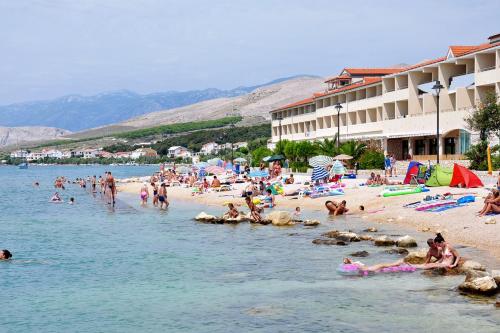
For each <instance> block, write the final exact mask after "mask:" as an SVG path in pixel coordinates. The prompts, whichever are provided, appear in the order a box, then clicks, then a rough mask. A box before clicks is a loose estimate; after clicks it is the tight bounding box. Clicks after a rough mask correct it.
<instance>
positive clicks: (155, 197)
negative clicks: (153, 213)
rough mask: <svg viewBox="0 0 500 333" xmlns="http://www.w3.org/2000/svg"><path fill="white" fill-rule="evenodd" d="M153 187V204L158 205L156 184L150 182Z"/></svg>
mask: <svg viewBox="0 0 500 333" xmlns="http://www.w3.org/2000/svg"><path fill="white" fill-rule="evenodd" d="M151 186H152V187H153V206H155V207H156V206H158V185H156V183H151Z"/></svg>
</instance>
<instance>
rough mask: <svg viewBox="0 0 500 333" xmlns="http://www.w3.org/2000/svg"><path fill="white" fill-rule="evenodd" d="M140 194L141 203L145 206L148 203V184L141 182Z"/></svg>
mask: <svg viewBox="0 0 500 333" xmlns="http://www.w3.org/2000/svg"><path fill="white" fill-rule="evenodd" d="M140 195H141V205H142V206H145V205H147V204H148V198H149V189H148V184H147V183H144V184H142V187H141V190H140Z"/></svg>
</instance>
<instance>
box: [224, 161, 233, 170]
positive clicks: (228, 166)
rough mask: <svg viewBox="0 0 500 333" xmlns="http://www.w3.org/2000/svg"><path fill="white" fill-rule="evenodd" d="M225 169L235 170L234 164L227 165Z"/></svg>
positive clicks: (228, 163)
mask: <svg viewBox="0 0 500 333" xmlns="http://www.w3.org/2000/svg"><path fill="white" fill-rule="evenodd" d="M225 169H226V170H233V163H231V162H227V163H226V168H225Z"/></svg>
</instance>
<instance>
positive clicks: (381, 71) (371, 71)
mask: <svg viewBox="0 0 500 333" xmlns="http://www.w3.org/2000/svg"><path fill="white" fill-rule="evenodd" d="M402 70H403V68H344V70H343V71H342V72H344V71H346V72H348V73H349V74H351V75H388V74H394V73H397V72H401V71H402Z"/></svg>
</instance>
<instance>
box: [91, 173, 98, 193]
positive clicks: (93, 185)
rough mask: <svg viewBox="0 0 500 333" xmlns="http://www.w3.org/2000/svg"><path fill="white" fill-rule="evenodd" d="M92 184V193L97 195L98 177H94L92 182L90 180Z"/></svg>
mask: <svg viewBox="0 0 500 333" xmlns="http://www.w3.org/2000/svg"><path fill="white" fill-rule="evenodd" d="M90 182H91V184H92V193H96V192H97V188H96V187H97V177H96V176H95V175H93V176H92V178H91V180H90Z"/></svg>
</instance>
